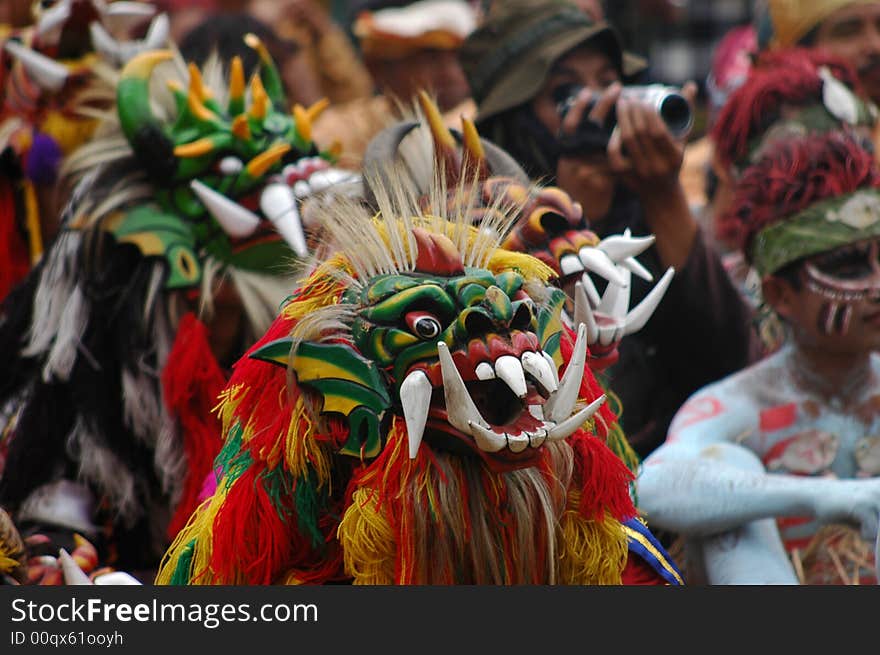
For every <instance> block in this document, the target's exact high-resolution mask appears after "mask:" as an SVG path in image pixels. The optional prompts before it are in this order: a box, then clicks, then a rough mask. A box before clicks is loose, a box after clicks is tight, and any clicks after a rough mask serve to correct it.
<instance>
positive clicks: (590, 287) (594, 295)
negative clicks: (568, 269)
mask: <svg viewBox="0 0 880 655" xmlns="http://www.w3.org/2000/svg"><path fill="white" fill-rule="evenodd" d="M581 284H583V285H584V291H586V292H587V299H589V301H590V303H591V306H592V307H596V306H597V305H598V304H599V302H600V301H601V298H599V290H598V289H596V285H595V284H593V278H591V277H590V274H589V273H584V274H583V275H581Z"/></svg>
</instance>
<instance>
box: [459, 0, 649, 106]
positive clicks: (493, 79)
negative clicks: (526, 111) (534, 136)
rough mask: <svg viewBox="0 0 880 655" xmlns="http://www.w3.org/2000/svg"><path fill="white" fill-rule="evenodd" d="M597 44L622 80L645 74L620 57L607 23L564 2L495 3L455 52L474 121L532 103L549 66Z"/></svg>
mask: <svg viewBox="0 0 880 655" xmlns="http://www.w3.org/2000/svg"><path fill="white" fill-rule="evenodd" d="M588 41H595V42H596V43H597V45H599V47H600V48H601V49H602V51H603V52H606V53H607V54H608V55H609V56H610V57H611V59H612V61H613V62H614V64H615V66H617V69H618V70H619V71H620V73H621V76H622V77H623V78H624V79H626V78H629V77H632V76H633V75H636V74H637V73H639V72H641V71H643V70H644V69H645V68H646V67H647V64H646V62H645V60H644V59H642V58H640V57H637V56H635V55H632V54H630V53H627V52H624V50H623V47H622V45H621V41H620V37H619V36H618V34H617V32H616V31H615V30H614V29H613V28H612V27H611V26H610V25H609V24H607V23H604V22H601V23H596V22H594V21H592V20H591V19H590V17H589V16H588V15H587V14H585V13H584V12H583V11H582V10H581V9H579V8H578V7H577V6H576V5H573V4H572V3H570V2H566V1H564V0H505V1H504V2H497V3H493V5H492V9H491V10H490V13H489V15H488V16H486V18H485V19H484V21H483V23H482V25H481V26H480V27H479V28H478V29H476V30H475V31H474V32H472V33H471V34H470V36H469V37H468V38H467V39H466V40H465V42H464V44H463V45H462V48H461V50H460V53H459V58H460V60H461V64H462V68H463V69H464V72H465V75H466V76H467V78H468V83H469V84H470V87H471V93H472V94H473V97H474V101H475V102H476V103H477V106H478V116H477V119H478V120H483V119H486V118H488V117H490V116H493V115H495V114H498V113H500V112H502V111H504V110H506V109H510V108H512V107H516V106H517V105H520V104H522V103H524V102H526V101H527V100H530V99H531V98H533V97H534V96H535V95H536V94H537V93H538V91H539V90H540V88H541V85H542V84H543V83H544V79H545V78H546V77H547V74H548V73H549V72H550V69H551V68H552V66H553V64H554V63H555V62H556V61H557V60H558V59H559V58H560V57H561V56H562V55H564V54H565V53H566V52H568V51H569V50H572V49H573V48H576V47H577V46H579V45H582V44H584V43H586V42H588Z"/></svg>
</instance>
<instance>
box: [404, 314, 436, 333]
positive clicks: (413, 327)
mask: <svg viewBox="0 0 880 655" xmlns="http://www.w3.org/2000/svg"><path fill="white" fill-rule="evenodd" d="M404 319H405V320H406V325H407V327H409V329H410V331H411V332H412V333H413V334H415V335H416V336H417V337H419V338H420V339H434V338H436V337H438V336H439V335H440V331H441V330H442V326H441V325H440V321H438V320H437V317H436V316H434V315H433V314H431V313H429V312H409V313H407V315H406V316H405V317H404Z"/></svg>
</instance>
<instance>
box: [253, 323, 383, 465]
mask: <svg viewBox="0 0 880 655" xmlns="http://www.w3.org/2000/svg"><path fill="white" fill-rule="evenodd" d="M292 342H293V340H292V339H290V338H284V339H278V340H275V341H272V342H271V343H268V344H266V345H265V346H263V347H262V348H260V349H259V350H256V351H255V352H254V353H252V354H251V357H252V358H253V359H260V360H263V361H267V362H271V363H273V364H277V365H279V366H284V367H287V366H288V364H290V368H291V369H292V370H293V372H294V373H295V374H296V379H297V383H298V384H299V385H300V386H303V387H306V388H309V389H312V390H313V391H316V392H317V393H318V394H319V395H320V396H321V398H322V400H323V405H322V407H321V413H322V414H341V415H343V416H345V417H346V420H347V421H348V428H349V438H348V441H346V443H345V445H344V446H343V447H342V449H341V450H340V451H339V452H340V454H343V455H351V456H353V457H358V458H365V459H368V458H372V457H376V456H377V455H378V454H379V452H380V451H381V450H382V446H383V444H382V438H381V435H380V433H379V422H380V420H381V417H382V414H383V413H384V412H385V410H386V409H388V408H389V407H390V406H391V398H390V397H389V395H388V389H387V388H386V385H385V382H384V380H383V379H382V376H381V374H380V373H379V370H378V369H377V368H376V365H375V364H374V363H373V362H371V361H370V360H368V359H366V358H365V357H363V356H362V355H361V354H360V353H358V352H357V351H356V350H355V349H354V348H352V347H351V346H349V345H347V344H342V343H312V342H309V341H304V342H301V343H300V344H299V346H298V347H297V348H296V351H295V352H294V353H293V354H292V356H291V345H292Z"/></svg>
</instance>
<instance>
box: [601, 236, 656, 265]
mask: <svg viewBox="0 0 880 655" xmlns="http://www.w3.org/2000/svg"><path fill="white" fill-rule="evenodd" d="M654 241H655V237H654V235H650V236H647V237H631V236H628V235H620V234H615V235H613V236H610V237H605V238H604V239H602V240H601V241H600V242H599V244H598V245H597V246H596V247H597V248H598V249H599V250H601V251H602V252H604V253H605V254H606V255H608V258H609V259H610V260H611V261H612V262H614V263H615V264H619V263H620V262H622V261H623V260H624V259H628V258H630V257H635V256H636V255H640V254H642V253H643V252H645V251H646V250H647V249H648V248H650V247H651V244H653V243H654Z"/></svg>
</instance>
